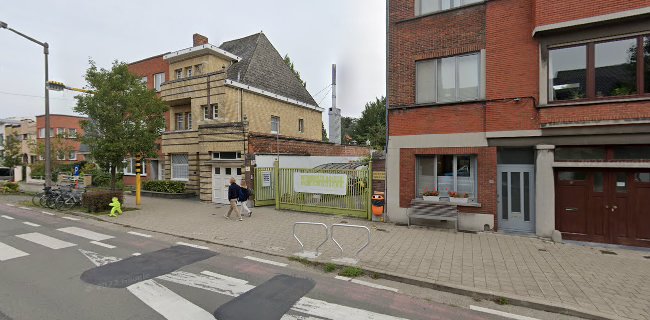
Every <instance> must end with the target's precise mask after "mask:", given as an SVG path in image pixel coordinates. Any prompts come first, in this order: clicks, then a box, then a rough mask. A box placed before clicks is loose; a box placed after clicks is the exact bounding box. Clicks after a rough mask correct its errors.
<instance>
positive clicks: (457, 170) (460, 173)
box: [416, 155, 478, 198]
mask: <svg viewBox="0 0 650 320" xmlns="http://www.w3.org/2000/svg"><path fill="white" fill-rule="evenodd" d="M476 172H477V171H476V156H474V155H436V156H421V157H418V158H417V177H416V181H417V195H418V196H421V195H422V194H423V193H424V192H426V191H434V190H437V191H438V192H439V193H440V196H443V197H446V196H448V195H449V192H458V193H461V194H465V193H467V194H468V196H469V197H470V198H476V194H477V190H476V187H477V185H478V182H477V175H476Z"/></svg>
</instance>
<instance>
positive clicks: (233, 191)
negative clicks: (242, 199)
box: [223, 178, 244, 221]
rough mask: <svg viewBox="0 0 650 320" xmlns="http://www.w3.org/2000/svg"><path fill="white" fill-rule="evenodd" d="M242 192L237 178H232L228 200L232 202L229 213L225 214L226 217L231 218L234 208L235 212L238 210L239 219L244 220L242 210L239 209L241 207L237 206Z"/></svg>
mask: <svg viewBox="0 0 650 320" xmlns="http://www.w3.org/2000/svg"><path fill="white" fill-rule="evenodd" d="M240 192H241V188H240V187H239V186H238V185H237V182H236V181H235V178H230V186H228V201H229V202H230V210H228V213H227V214H226V215H224V216H223V217H224V218H226V219H230V214H231V213H232V212H233V210H234V211H235V212H237V216H239V221H243V220H244V219H242V217H241V212H240V211H239V208H237V200H239V195H240Z"/></svg>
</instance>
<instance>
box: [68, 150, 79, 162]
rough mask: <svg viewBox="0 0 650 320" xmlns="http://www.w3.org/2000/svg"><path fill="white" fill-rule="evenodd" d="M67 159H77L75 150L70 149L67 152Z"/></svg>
mask: <svg viewBox="0 0 650 320" xmlns="http://www.w3.org/2000/svg"><path fill="white" fill-rule="evenodd" d="M68 160H77V152H76V151H70V153H69V154H68Z"/></svg>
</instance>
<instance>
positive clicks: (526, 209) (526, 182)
mask: <svg viewBox="0 0 650 320" xmlns="http://www.w3.org/2000/svg"><path fill="white" fill-rule="evenodd" d="M530 210H531V208H530V174H529V173H528V172H524V221H530Z"/></svg>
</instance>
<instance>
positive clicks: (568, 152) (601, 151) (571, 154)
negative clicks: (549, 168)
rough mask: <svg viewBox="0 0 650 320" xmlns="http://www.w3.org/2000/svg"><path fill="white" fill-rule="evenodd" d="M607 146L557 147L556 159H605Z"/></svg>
mask: <svg viewBox="0 0 650 320" xmlns="http://www.w3.org/2000/svg"><path fill="white" fill-rule="evenodd" d="M606 156H607V152H606V150H605V148H598V147H568V148H562V147H560V148H556V149H555V161H570V160H605V159H606Z"/></svg>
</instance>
